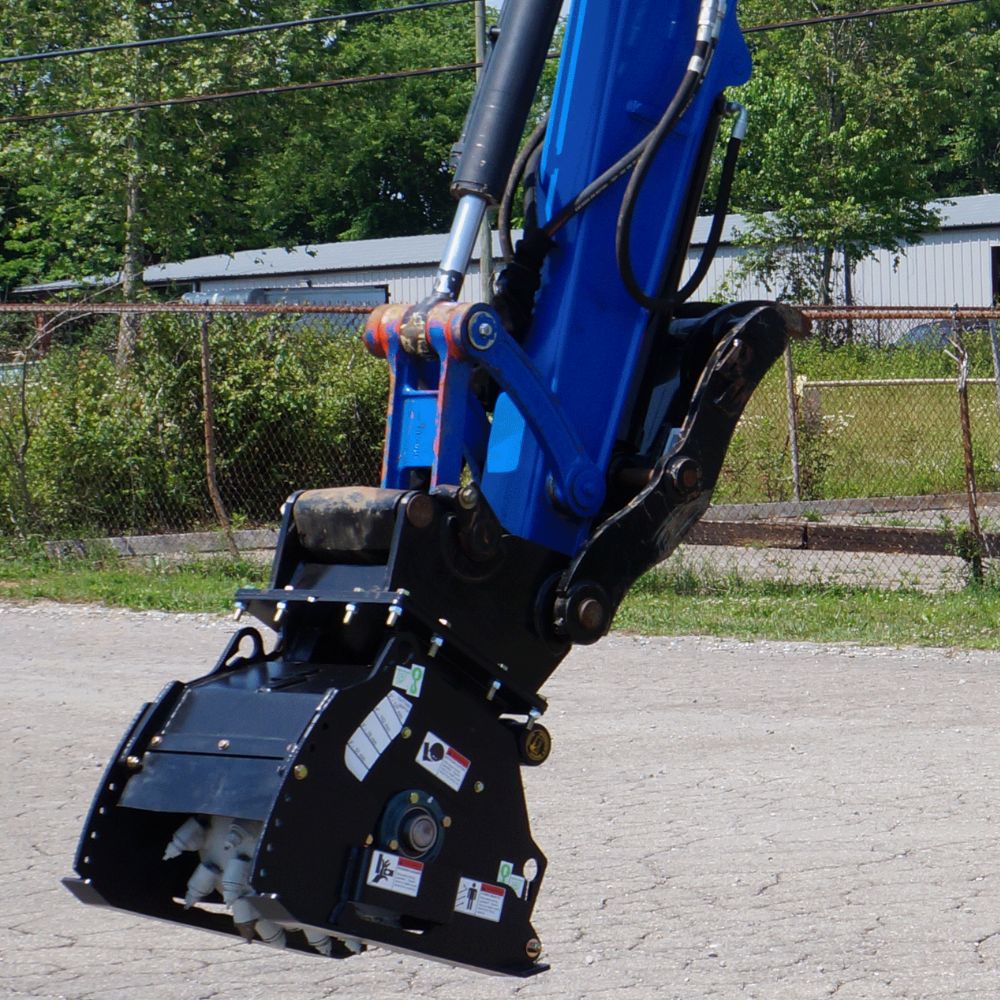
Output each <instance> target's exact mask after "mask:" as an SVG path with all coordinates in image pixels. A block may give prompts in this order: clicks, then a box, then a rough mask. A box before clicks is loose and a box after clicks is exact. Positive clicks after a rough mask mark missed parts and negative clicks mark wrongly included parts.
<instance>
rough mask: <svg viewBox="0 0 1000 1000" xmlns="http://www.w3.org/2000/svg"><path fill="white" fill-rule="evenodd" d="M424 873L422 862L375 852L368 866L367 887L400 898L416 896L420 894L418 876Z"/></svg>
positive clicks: (383, 852)
mask: <svg viewBox="0 0 1000 1000" xmlns="http://www.w3.org/2000/svg"><path fill="white" fill-rule="evenodd" d="M423 873H424V866H423V862H421V861H414V860H413V859H412V858H401V857H400V856H399V855H398V854H388V853H386V852H385V851H375V853H374V854H372V863H371V864H370V865H369V866H368V878H367V880H366V881H367V883H368V885H373V886H375V888H376V889H387V890H388V891H389V892H398V893H399V894H400V895H402V896H416V895H417V893H418V892H420V876H421V875H423Z"/></svg>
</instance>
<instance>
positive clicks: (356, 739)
mask: <svg viewBox="0 0 1000 1000" xmlns="http://www.w3.org/2000/svg"><path fill="white" fill-rule="evenodd" d="M411 708H413V705H412V704H411V703H410V702H408V701H407V700H406V699H405V698H404V697H403V696H402V695H401V694H400V693H399V692H398V691H390V692H389V693H388V694H387V695H386V696H385V697H384V698H383V699H382V700H381V701H380V702H379V703H378V704H377V705H376V706H375V707H374V708H373V709H372V710H371V711H370V712H369V713H368V714H367V715H366V716H365V718H364V720H363V721H362V723H361V725H360V726H358V728H357V729H355V730H354V732H353V734H352V735H351V738H350V739H349V740H348V741H347V746H346V747H345V748H344V763H345V764H346V765H347V770H348V771H350V772H351V774H353V775H354V777H355V778H357V779H358V781H364V780H365V778H367V777H368V772H369V771H370V770H371V769H372V768H373V767H374V766H375V763H376V761H377V760H378V759H379V757H381V756H382V754H383V753H384V752H385V750H386V748H387V747H388V746H389V744H390V743H391V742H392V741H393V740H394V739H395V738H396V737H397V736H398V735H399V734H400V732H401V730H402V728H403V723H404V722H406V719H407V716H408V715H409V714H410V709H411Z"/></svg>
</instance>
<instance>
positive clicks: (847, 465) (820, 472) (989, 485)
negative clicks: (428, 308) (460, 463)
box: [0, 304, 1000, 589]
mask: <svg viewBox="0 0 1000 1000" xmlns="http://www.w3.org/2000/svg"><path fill="white" fill-rule="evenodd" d="M121 308H122V307H120V306H113V305H109V304H104V305H82V304H77V305H74V306H72V307H59V306H54V305H51V304H47V305H30V306H27V305H17V306H12V305H3V306H0V518H2V521H0V536H4V535H6V536H8V537H11V538H17V537H31V538H43V539H49V540H52V539H74V538H95V537H96V538H104V537H112V536H145V535H158V534H167V533H169V534H173V533H190V532H198V531H211V530H215V531H216V532H217V531H218V529H219V528H220V527H222V528H225V529H234V530H238V529H242V528H256V527H261V526H267V527H273V526H274V524H275V523H276V521H277V517H278V508H279V507H280V505H281V503H282V501H283V500H284V499H285V497H286V496H287V495H288V494H289V493H290V492H292V491H293V490H295V489H302V488H317V487H325V486H337V485H348V484H375V483H377V482H378V479H379V469H380V464H381V451H382V433H383V426H384V410H385V400H386V392H387V371H386V366H385V364H384V362H382V361H379V360H377V359H374V358H372V357H370V356H369V355H368V354H367V352H366V351H365V350H364V348H363V346H362V344H361V340H360V336H359V333H360V331H361V329H362V327H363V325H364V321H365V318H366V315H367V310H357V309H348V308H343V307H332V306H313V307H297V306H213V307H207V306H198V307H192V306H186V307H185V306H177V305H162V304H161V305H144V306H142V307H138V308H136V307H130V311H131V312H132V313H133V314H135V315H137V316H138V319H139V323H138V330H139V332H138V339H137V340H136V343H135V345H134V350H133V351H132V355H131V360H130V362H129V364H128V365H127V366H121V365H116V363H115V357H116V352H117V351H118V350H119V349H120V346H121V345H120V319H121V315H120V314H121ZM807 315H809V317H810V319H811V320H812V323H813V332H814V336H813V337H812V338H810V339H809V340H807V341H804V342H799V343H796V344H795V345H793V346H792V348H791V349H790V351H789V352H788V353H787V355H786V358H785V362H784V364H779V365H777V366H775V368H774V369H773V370H772V371H771V372H770V373H769V375H768V376H767V378H766V379H765V381H764V382H763V384H762V385H761V387H760V388H759V389H758V391H757V392H756V394H755V395H754V397H753V399H752V400H751V403H750V406H749V408H748V409H747V412H746V414H745V415H744V417H743V419H742V420H741V422H740V424H739V427H738V429H737V432H736V435H735V437H734V439H733V443H732V446H731V448H730V452H729V455H728V458H727V461H726V464H725V467H724V469H723V473H722V476H721V478H720V482H719V486H718V489H717V492H716V497H715V503H714V505H713V507H712V508H711V509H710V511H709V512H708V515H707V516H706V517H705V518H704V519H703V521H702V522H701V523H700V524H699V525H698V526H697V527H696V528H695V530H694V532H693V534H692V535H691V536H690V540H689V542H688V543H687V544H685V545H684V546H683V547H682V548H681V550H680V551H679V552H678V553H677V554H676V555H675V556H673V557H672V559H671V561H670V562H669V563H668V565H669V566H672V567H673V568H674V569H675V570H682V571H688V570H690V571H694V572H698V573H700V574H715V575H720V576H728V575H730V574H738V575H739V576H740V577H743V578H757V577H766V578H769V579H775V578H777V579H781V580H788V581H792V582H810V583H825V584H831V583H833V584H836V583H846V584H862V585H877V586H900V585H907V586H921V587H926V588H934V589H939V588H942V587H951V586H959V585H961V584H962V583H964V582H965V581H966V580H967V579H968V577H969V575H970V574H974V575H983V574H984V573H985V574H988V573H990V571H991V568H992V561H991V557H992V556H993V555H994V553H996V554H998V555H1000V388H998V385H1000V383H998V378H997V370H998V368H997V360H996V322H997V318H998V315H1000V314H998V313H996V312H991V311H989V310H957V311H956V310H953V309H939V310H913V309H911V310H902V309H878V310H875V309H850V310H847V309H841V310H834V309H810V310H807ZM223 533H224V534H225V532H223ZM230 537H232V536H231V534H230Z"/></svg>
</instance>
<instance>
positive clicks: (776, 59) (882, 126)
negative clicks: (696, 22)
mask: <svg viewBox="0 0 1000 1000" xmlns="http://www.w3.org/2000/svg"><path fill="white" fill-rule="evenodd" d="M852 7H853V4H851V3H850V0H835V2H834V3H833V4H831V5H830V7H829V8H827V7H824V9H823V11H822V12H823V13H826V12H830V10H832V11H838V10H841V9H844V10H847V9H851V8H852ZM818 12H820V11H819V10H818V8H816V7H815V6H814V5H813V4H811V3H810V4H802V3H800V2H796V0H790V2H785V3H780V4H779V5H778V6H777V7H775V4H774V3H773V0H767V2H766V3H765V0H747V2H746V3H745V4H744V5H743V7H742V19H743V21H744V22H745V23H747V24H754V23H763V22H768V21H776V20H782V19H786V18H795V17H803V16H809V15H811V14H816V13H818ZM974 16H979V15H974V14H973V13H971V12H966V11H963V13H962V14H961V15H960V16H958V15H955V14H949V13H943V12H942V13H938V12H935V13H934V14H933V15H919V14H914V15H909V16H896V17H879V18H873V19H872V20H870V21H869V20H856V21H849V22H841V23H835V24H825V25H818V26H815V27H808V28H795V29H786V30H780V31H773V32H768V33H764V34H760V35H752V36H750V37H751V38H752V40H753V48H754V61H755V69H754V77H753V79H752V80H751V82H750V83H749V84H748V85H747V86H746V87H745V88H744V89H743V92H742V95H741V97H740V99H741V100H742V101H743V102H744V103H745V104H746V105H747V106H748V107H749V109H750V112H751V130H750V132H749V134H748V142H747V150H746V153H745V155H744V157H743V161H742V167H741V170H740V171H739V174H738V176H737V183H736V186H735V190H734V197H733V207H734V209H735V210H737V211H742V212H744V213H745V215H746V217H747V221H748V228H747V229H746V231H745V232H744V233H743V235H742V242H743V244H744V245H745V246H746V247H747V255H746V257H745V259H744V262H743V267H744V269H745V271H746V272H751V273H754V274H755V275H757V276H758V277H759V278H762V279H763V280H764V282H765V283H766V284H767V285H768V286H769V287H770V288H771V290H772V292H773V293H774V294H776V295H777V296H778V297H780V298H785V299H792V300H795V301H818V302H824V303H828V302H831V301H832V300H833V297H834V291H835V288H834V285H835V280H836V277H837V261H838V259H839V260H841V261H842V260H843V259H845V258H846V259H847V260H848V261H857V260H860V259H862V258H864V257H866V256H868V255H869V254H871V253H872V252H873V251H874V250H875V249H877V248H884V249H889V250H892V251H899V252H902V251H903V249H904V247H905V244H906V243H907V242H908V241H912V240H915V239H917V238H919V236H920V234H921V233H922V232H924V231H926V230H927V229H928V228H929V227H932V226H933V225H934V224H935V222H936V218H937V217H936V214H935V212H934V211H933V209H931V208H929V207H928V202H930V201H931V200H932V199H933V198H934V197H935V196H938V195H946V194H949V193H960V192H957V191H950V190H941V189H938V190H935V182H938V183H940V182H941V181H942V179H943V178H945V177H946V176H947V175H948V171H949V170H951V171H952V172H954V171H955V170H956V169H959V170H960V169H967V170H968V169H969V168H970V166H971V164H969V163H968V162H966V163H965V164H963V167H962V168H957V163H958V159H956V157H957V158H959V159H960V158H961V157H962V155H963V151H968V150H970V149H971V148H972V147H973V146H976V144H977V143H981V142H982V141H983V139H984V137H985V135H986V134H988V119H989V115H988V114H984V115H981V116H980V117H979V119H978V120H976V121H972V120H971V119H966V120H963V119H962V116H961V114H958V115H956V108H955V106H954V96H955V92H956V87H957V81H958V80H960V79H961V78H962V75H963V73H966V72H968V69H967V67H968V66H969V65H970V60H971V62H972V63H974V64H976V65H979V63H981V62H982V61H983V60H984V59H986V58H987V57H988V54H989V52H990V51H991V50H992V46H993V45H995V43H996V32H995V29H991V37H990V40H989V42H988V44H984V45H983V46H981V50H982V51H977V52H976V53H975V57H974V58H972V57H970V56H969V55H968V54H967V53H966V51H965V49H964V48H963V45H962V42H963V40H964V38H965V36H966V34H967V33H966V32H965V31H963V30H959V28H958V26H957V25H953V34H952V35H951V36H949V44H948V46H947V47H944V46H943V45H942V44H941V41H942V39H941V37H940V34H941V32H943V31H944V29H943V28H940V27H939V25H940V22H937V23H935V22H933V21H932V20H931V19H932V18H939V19H951V20H953V21H959V22H961V20H962V19H968V18H971V17H974ZM960 66H961V67H966V69H960V68H959V67H960ZM959 110H960V109H959ZM992 113H993V114H994V115H995V114H996V109H995V108H994V109H993V112H992ZM973 136H975V137H977V138H973ZM992 141H993V142H994V143H995V142H996V133H995V132H994V133H993V134H992ZM973 172H974V171H973ZM969 176H970V177H971V172H970V174H969Z"/></svg>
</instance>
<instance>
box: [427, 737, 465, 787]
mask: <svg viewBox="0 0 1000 1000" xmlns="http://www.w3.org/2000/svg"><path fill="white" fill-rule="evenodd" d="M417 763H418V764H419V765H420V766H421V767H422V768H423V769H424V770H425V771H430V772H431V774H433V775H434V777H435V778H439V779H440V780H441V781H443V782H444V783H445V784H446V785H447V786H448V787H449V788H450V789H451V790H452V791H453V792H457V791H458V790H459V789H460V788H461V787H462V782H463V781H464V780H465V775H466V773H467V772H468V770H469V768H470V767H471V766H472V761H471V760H469V758H468V757H463V756H462V755H461V754H460V753H459V752H458V751H457V750H456V749H455V748H454V747H451V746H448V744H447V743H445V741H444V740H443V739H441V737H440V736H435V735H434V733H430V732H429V733H428V734H427V735H426V736H425V737H424V738H423V741H422V742H421V744H420V749H419V750H418V751H417Z"/></svg>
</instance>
